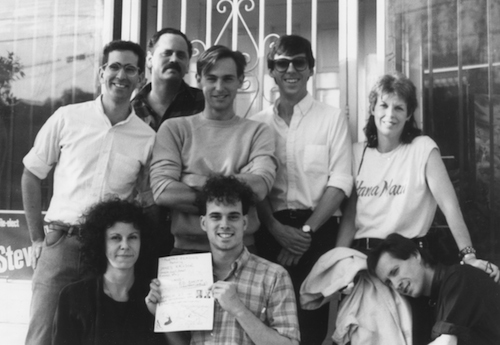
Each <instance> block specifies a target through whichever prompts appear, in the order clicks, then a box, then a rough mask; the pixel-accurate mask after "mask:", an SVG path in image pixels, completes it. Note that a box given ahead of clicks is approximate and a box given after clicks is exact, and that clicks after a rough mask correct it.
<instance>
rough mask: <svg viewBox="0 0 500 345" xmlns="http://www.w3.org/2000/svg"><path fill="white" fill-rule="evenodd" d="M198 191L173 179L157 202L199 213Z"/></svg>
mask: <svg viewBox="0 0 500 345" xmlns="http://www.w3.org/2000/svg"><path fill="white" fill-rule="evenodd" d="M196 196H197V193H196V191H195V190H194V189H193V188H191V187H189V186H188V185H186V184H184V183H182V182H180V181H172V182H171V183H170V184H169V185H168V186H167V187H166V188H165V189H164V190H163V192H161V194H160V195H159V196H157V197H156V200H155V201H156V203H157V204H158V205H161V206H166V207H169V208H171V209H174V210H178V211H181V212H186V213H194V214H198V213H199V211H198V207H197V206H196Z"/></svg>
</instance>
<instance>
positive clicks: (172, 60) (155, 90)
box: [132, 28, 205, 131]
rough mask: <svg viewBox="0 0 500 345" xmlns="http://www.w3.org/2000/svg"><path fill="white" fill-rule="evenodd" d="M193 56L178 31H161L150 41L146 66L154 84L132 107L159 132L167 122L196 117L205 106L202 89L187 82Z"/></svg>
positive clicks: (189, 46)
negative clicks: (179, 118) (164, 122)
mask: <svg viewBox="0 0 500 345" xmlns="http://www.w3.org/2000/svg"><path fill="white" fill-rule="evenodd" d="M192 54H193V46H192V45H191V42H190V41H189V39H188V38H187V37H186V35H185V34H184V33H183V32H181V31H179V30H177V29H173V28H164V29H161V30H160V31H158V32H157V33H155V34H154V35H153V36H152V37H151V39H150V40H149V43H148V52H147V56H146V67H147V68H148V70H149V71H150V73H151V83H149V84H147V85H146V86H144V87H143V88H142V89H141V91H140V92H139V93H138V94H137V95H136V96H135V97H134V99H133V100H132V106H133V107H134V110H135V112H136V114H137V115H138V116H139V117H140V118H142V119H143V120H144V121H145V122H146V123H148V124H149V125H150V126H151V128H153V129H154V130H155V131H157V130H158V128H159V127H160V125H161V124H162V122H163V121H165V120H166V119H170V118H173V117H179V116H187V115H193V114H196V113H199V112H200V111H202V110H203V108H204V106H205V102H204V99H203V93H202V92H201V90H200V89H197V88H194V87H190V86H189V85H187V84H186V82H184V80H183V78H184V76H185V75H186V73H187V71H188V70H189V60H190V59H191V55H192Z"/></svg>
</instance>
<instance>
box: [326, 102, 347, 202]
mask: <svg viewBox="0 0 500 345" xmlns="http://www.w3.org/2000/svg"><path fill="white" fill-rule="evenodd" d="M328 142H329V144H328V147H329V166H328V169H329V175H328V182H327V186H328V187H335V188H338V189H341V190H342V191H343V192H344V193H345V195H346V196H350V194H351V191H352V185H353V177H352V173H351V165H352V143H351V136H350V134H349V128H348V126H347V121H346V118H345V116H343V114H341V113H340V111H339V113H338V114H337V116H335V117H333V120H332V121H331V122H330V128H329V132H328Z"/></svg>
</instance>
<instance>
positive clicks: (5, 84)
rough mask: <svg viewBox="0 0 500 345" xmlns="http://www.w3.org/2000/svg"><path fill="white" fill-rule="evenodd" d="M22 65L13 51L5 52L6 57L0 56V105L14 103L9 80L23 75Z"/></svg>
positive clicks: (11, 80)
mask: <svg viewBox="0 0 500 345" xmlns="http://www.w3.org/2000/svg"><path fill="white" fill-rule="evenodd" d="M23 67H24V66H23V65H22V64H21V62H20V61H19V58H18V57H17V56H15V55H14V53H13V52H7V57H4V56H0V105H12V104H14V103H16V101H17V100H16V98H15V97H14V95H13V94H12V92H11V82H13V81H15V80H19V79H21V78H23V77H24V72H23V71H22V69H23Z"/></svg>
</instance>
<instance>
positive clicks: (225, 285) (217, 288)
mask: <svg viewBox="0 0 500 345" xmlns="http://www.w3.org/2000/svg"><path fill="white" fill-rule="evenodd" d="M212 294H213V296H214V298H215V299H216V300H217V301H218V302H219V304H220V306H221V307H222V309H224V310H225V311H227V312H228V313H230V314H231V315H233V316H234V317H235V319H236V320H237V321H238V323H239V324H240V326H241V327H242V328H243V330H244V331H245V333H246V334H248V336H249V337H250V339H252V341H253V342H254V343H255V344H256V345H281V344H283V345H298V344H299V342H298V341H297V340H295V339H289V338H287V337H285V336H283V335H281V334H279V333H278V332H277V331H276V330H274V329H272V328H271V327H268V326H266V325H265V324H264V323H263V322H262V321H261V320H260V319H259V318H257V316H255V315H254V314H253V313H252V312H251V311H250V310H248V308H247V307H246V306H245V305H244V304H243V303H242V302H241V300H240V299H239V297H238V294H237V292H236V285H235V284H234V283H231V282H226V281H218V282H216V283H215V284H214V285H213V286H212Z"/></svg>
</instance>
